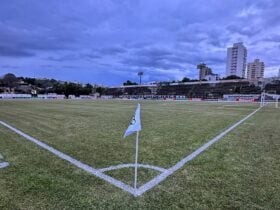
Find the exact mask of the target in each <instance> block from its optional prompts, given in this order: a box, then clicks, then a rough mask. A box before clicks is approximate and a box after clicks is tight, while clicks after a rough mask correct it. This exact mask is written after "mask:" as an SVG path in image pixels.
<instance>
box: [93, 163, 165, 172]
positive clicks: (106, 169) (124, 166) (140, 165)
mask: <svg viewBox="0 0 280 210" xmlns="http://www.w3.org/2000/svg"><path fill="white" fill-rule="evenodd" d="M130 167H135V164H134V163H128V164H120V165H117V166H110V167H107V168H101V169H98V170H99V171H101V172H105V171H112V170H117V169H121V168H130ZM137 167H142V168H148V169H153V170H155V171H160V172H165V171H166V169H164V168H161V167H157V166H152V165H146V164H137Z"/></svg>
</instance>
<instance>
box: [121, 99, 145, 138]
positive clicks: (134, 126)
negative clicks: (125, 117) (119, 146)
mask: <svg viewBox="0 0 280 210" xmlns="http://www.w3.org/2000/svg"><path fill="white" fill-rule="evenodd" d="M136 131H141V119H140V104H138V106H137V108H136V111H135V114H134V117H133V118H132V120H131V122H130V125H129V126H128V128H127V130H126V131H125V133H124V136H123V137H124V138H125V137H127V136H129V135H130V134H132V133H134V132H136Z"/></svg>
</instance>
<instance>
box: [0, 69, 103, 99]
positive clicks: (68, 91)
mask: <svg viewBox="0 0 280 210" xmlns="http://www.w3.org/2000/svg"><path fill="white" fill-rule="evenodd" d="M34 90H36V92H37V93H38V94H48V93H57V94H64V95H65V96H66V97H68V96H69V95H75V96H80V95H91V94H94V93H99V94H100V95H102V94H103V93H104V91H105V88H104V87H100V86H96V85H94V86H93V85H91V84H89V83H88V84H85V85H83V84H80V83H74V82H64V81H57V80H55V79H36V78H29V77H16V76H15V75H14V74H11V73H8V74H5V75H4V76H3V77H2V78H0V92H5V91H6V92H15V93H28V94H31V93H32V92H33V93H34Z"/></svg>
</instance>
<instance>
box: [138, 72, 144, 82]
mask: <svg viewBox="0 0 280 210" xmlns="http://www.w3.org/2000/svg"><path fill="white" fill-rule="evenodd" d="M137 75H138V76H139V79H140V85H141V83H142V76H143V75H144V72H143V71H139V72H138V73H137Z"/></svg>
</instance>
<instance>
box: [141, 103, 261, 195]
mask: <svg viewBox="0 0 280 210" xmlns="http://www.w3.org/2000/svg"><path fill="white" fill-rule="evenodd" d="M260 109H261V108H258V109H257V110H255V111H254V112H252V113H251V114H249V115H248V116H246V117H244V118H243V119H242V120H240V121H238V122H237V123H235V124H234V125H232V126H231V127H229V128H228V129H226V130H225V131H223V132H222V133H220V134H219V135H218V136H216V137H214V138H213V139H212V140H210V141H208V142H207V143H206V144H204V145H203V146H201V147H199V148H198V149H197V150H195V151H194V152H193V153H191V154H190V155H188V156H187V157H185V158H184V159H182V160H180V161H179V162H178V163H176V164H175V165H174V166H172V167H171V168H169V169H167V170H166V171H165V172H163V173H162V174H160V175H158V176H156V177H155V178H153V179H152V180H150V181H149V182H147V183H146V184H144V185H142V186H141V187H140V188H139V189H138V190H137V192H136V193H137V194H136V196H140V195H142V194H143V193H145V192H146V191H148V190H150V189H152V188H153V187H155V186H156V185H158V184H159V183H160V182H162V181H163V180H165V179H166V178H167V177H168V176H170V175H171V174H173V173H174V172H175V171H177V170H178V169H180V168H182V167H183V166H184V165H185V164H186V163H187V162H189V161H190V160H192V159H194V158H195V157H196V156H198V155H199V154H200V153H202V152H204V151H205V150H206V149H207V148H208V147H210V146H211V145H212V144H214V143H215V142H216V141H218V140H219V139H221V138H222V137H223V136H225V135H226V134H228V133H229V132H230V131H232V130H233V129H235V128H236V127H237V126H239V125H240V124H242V123H243V122H244V121H246V120H247V119H248V118H250V117H251V116H253V115H254V114H255V113H256V112H258V111H259V110H260Z"/></svg>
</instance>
